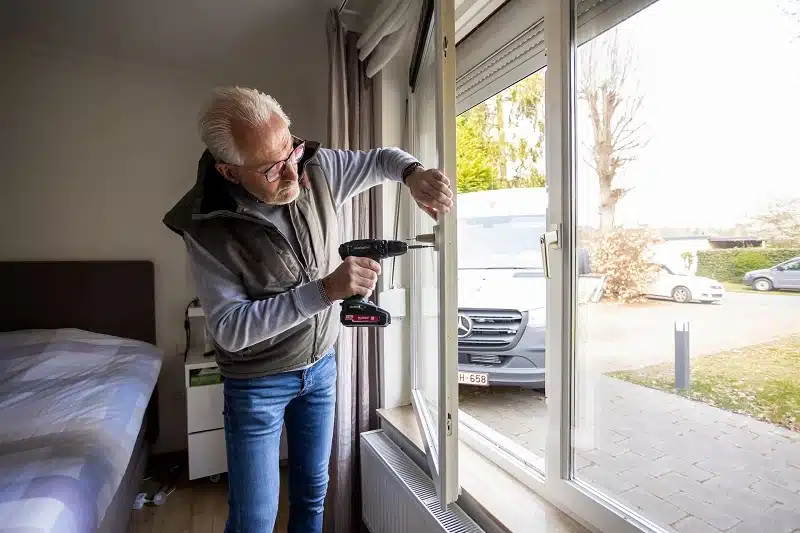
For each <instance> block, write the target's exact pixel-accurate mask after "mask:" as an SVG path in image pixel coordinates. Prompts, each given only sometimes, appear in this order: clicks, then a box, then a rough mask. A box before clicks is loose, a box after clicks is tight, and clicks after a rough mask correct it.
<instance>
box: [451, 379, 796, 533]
mask: <svg viewBox="0 0 800 533" xmlns="http://www.w3.org/2000/svg"><path fill="white" fill-rule="evenodd" d="M596 379H597V381H596V383H595V386H594V388H595V393H594V404H593V413H592V416H591V417H588V418H587V420H591V422H590V424H587V425H586V426H585V427H584V428H581V429H582V431H581V433H582V434H583V435H584V439H583V445H582V446H581V447H580V448H579V449H578V450H576V451H577V453H576V457H575V469H576V476H577V477H578V478H579V479H581V480H583V481H586V482H589V483H590V484H592V485H593V486H594V487H595V488H597V489H598V490H600V491H601V492H604V493H606V494H607V495H609V496H612V497H613V498H614V499H616V500H618V501H620V502H621V503H622V504H624V505H625V506H627V507H628V508H630V509H633V510H635V511H637V512H639V513H640V514H641V515H643V516H644V517H646V518H648V519H650V520H652V521H654V522H655V523H657V524H658V525H660V526H662V527H664V528H665V529H666V530H667V531H668V532H671V533H672V532H680V533H705V532H711V533H721V532H731V533H767V532H768V533H796V532H797V531H800V433H795V432H792V431H789V430H786V429H783V428H778V427H775V426H773V425H771V424H767V423H764V422H761V421H758V420H754V419H751V418H749V417H746V416H742V415H738V414H734V413H730V412H727V411H723V410H721V409H717V408H715V407H711V406H709V405H705V404H702V403H698V402H693V401H691V400H686V399H684V398H682V397H680V396H676V395H673V394H667V393H664V392H661V391H657V390H653V389H648V388H645V387H640V386H638V385H633V384H630V383H627V382H624V381H620V380H617V379H614V378H609V377H606V376H597V378H596ZM460 396H461V409H462V410H464V411H465V412H467V413H468V414H470V415H471V416H473V417H475V418H477V419H478V420H479V421H481V422H483V423H484V424H486V425H488V426H489V427H491V428H492V429H494V430H496V431H499V432H501V433H502V434H503V435H505V436H506V437H508V438H510V439H512V440H514V441H515V442H517V443H518V444H520V445H522V446H524V447H525V448H526V449H528V450H530V451H532V452H533V453H534V454H536V455H537V456H539V457H543V456H544V446H545V441H546V437H547V434H546V428H547V410H546V409H547V408H546V405H545V401H544V397H543V396H542V394H541V393H539V392H536V391H524V390H513V389H503V388H498V389H483V388H464V389H463V390H462V392H461V394H460Z"/></svg>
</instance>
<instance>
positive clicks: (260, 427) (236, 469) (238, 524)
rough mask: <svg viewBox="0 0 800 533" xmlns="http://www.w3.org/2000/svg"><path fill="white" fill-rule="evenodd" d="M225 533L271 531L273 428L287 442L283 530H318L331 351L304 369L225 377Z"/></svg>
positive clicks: (328, 431) (276, 449) (275, 462)
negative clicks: (283, 429) (286, 511)
mask: <svg viewBox="0 0 800 533" xmlns="http://www.w3.org/2000/svg"><path fill="white" fill-rule="evenodd" d="M224 391H225V408H224V419H225V446H226V448H227V456H228V505H229V511H228V522H227V525H226V527H225V533H272V531H273V529H274V527H275V520H276V517H277V514H278V496H279V493H280V470H279V461H280V440H281V427H282V425H283V423H284V421H285V423H286V437H287V441H288V445H289V450H288V451H289V528H288V531H289V533H319V532H321V531H322V510H323V505H324V502H325V494H326V492H327V489H328V461H329V459H330V454H331V440H332V438H333V419H334V408H335V404H336V358H335V356H334V354H333V351H331V352H330V353H329V354H328V355H326V356H324V357H323V358H322V359H320V360H319V361H317V363H316V364H315V365H314V366H312V367H310V368H307V369H305V370H298V371H296V372H285V373H282V374H276V375H273V376H265V377H261V378H246V379H225V381H224Z"/></svg>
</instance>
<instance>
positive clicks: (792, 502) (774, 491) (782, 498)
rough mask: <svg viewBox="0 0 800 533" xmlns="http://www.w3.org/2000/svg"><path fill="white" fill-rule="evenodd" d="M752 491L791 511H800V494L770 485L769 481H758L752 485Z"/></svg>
mask: <svg viewBox="0 0 800 533" xmlns="http://www.w3.org/2000/svg"><path fill="white" fill-rule="evenodd" d="M750 490H752V491H754V492H757V493H758V494H761V495H764V496H767V497H769V498H773V499H775V500H776V501H777V502H778V503H780V504H783V505H785V506H787V507H789V508H791V509H800V494H798V493H796V492H792V491H790V490H787V489H785V488H783V487H780V486H778V485H775V484H773V483H770V482H769V481H757V482H755V483H753V484H752V485H750Z"/></svg>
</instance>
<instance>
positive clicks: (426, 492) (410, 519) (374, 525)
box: [361, 430, 484, 533]
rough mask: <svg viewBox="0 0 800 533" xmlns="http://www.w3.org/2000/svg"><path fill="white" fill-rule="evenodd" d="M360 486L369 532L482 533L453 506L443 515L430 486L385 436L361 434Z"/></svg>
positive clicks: (433, 487)
mask: <svg viewBox="0 0 800 533" xmlns="http://www.w3.org/2000/svg"><path fill="white" fill-rule="evenodd" d="M361 485H362V486H361V489H362V490H361V493H362V497H363V505H362V508H363V514H364V516H363V518H364V523H365V524H366V526H367V528H368V529H369V530H370V532H371V533H417V532H422V531H425V532H429V531H430V532H441V533H484V531H483V530H482V529H481V528H480V527H479V526H478V525H477V524H476V523H475V522H474V521H473V520H472V519H471V518H470V517H469V516H467V514H466V513H465V512H464V511H462V510H461V508H459V507H458V506H457V505H454V504H451V505H449V506H448V507H447V509H446V510H442V506H441V504H439V499H438V497H437V495H436V487H435V486H434V485H433V481H431V479H430V478H429V477H428V476H427V475H426V474H425V472H423V471H422V469H420V468H419V467H418V466H417V465H416V464H415V463H414V462H413V461H412V460H411V459H410V458H409V457H408V456H407V455H406V454H405V453H403V451H402V450H401V449H400V448H398V447H397V445H396V444H394V443H393V442H392V441H391V439H389V437H387V436H386V434H384V433H383V431H380V430H378V431H372V432H369V433H363V434H362V435H361Z"/></svg>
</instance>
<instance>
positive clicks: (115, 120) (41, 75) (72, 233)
mask: <svg viewBox="0 0 800 533" xmlns="http://www.w3.org/2000/svg"><path fill="white" fill-rule="evenodd" d="M323 27H324V26H323V24H322V19H320V24H319V29H320V31H319V32H313V33H314V35H312V36H311V37H310V40H308V41H307V46H309V47H312V48H314V49H316V51H315V53H314V54H303V57H304V59H303V63H297V62H295V63H291V62H288V63H287V65H289V68H285V69H284V70H282V71H281V72H280V75H275V73H274V72H273V73H266V72H265V73H263V74H261V73H260V72H259V68H258V65H254V66H253V74H252V76H249V77H248V76H245V77H237V78H232V77H219V78H215V76H214V73H213V71H212V70H210V71H209V72H208V73H203V74H196V73H186V72H179V71H176V70H174V69H166V68H159V67H154V66H147V65H138V64H133V63H130V62H123V61H119V60H114V59H110V58H100V57H90V56H87V55H78V54H73V53H70V52H68V51H66V50H59V49H53V48H42V47H37V46H34V45H31V44H23V43H20V42H8V41H5V42H0V72H3V83H2V84H0V146H2V147H3V155H2V160H3V163H2V174H0V260H30V259H33V260H37V259H54V260H69V259H82V260H93V259H150V260H152V261H154V263H155V273H156V280H155V282H156V324H157V338H158V341H157V342H158V346H159V347H160V348H162V349H163V350H164V351H165V354H166V360H165V364H164V368H163V370H162V374H161V378H160V381H159V390H160V395H161V405H160V413H161V438H160V439H159V442H158V444H157V446H156V451H157V452H165V451H172V450H177V449H182V448H185V446H186V416H185V405H184V398H183V364H182V363H183V361H182V355H183V354H182V345H183V342H184V340H183V335H184V332H183V309H184V307H185V305H186V303H187V302H188V301H189V300H190V299H191V298H192V297H193V296H194V289H193V281H192V280H191V275H190V272H189V269H188V265H187V261H186V255H185V249H184V247H183V244H182V242H181V240H180V239H179V237H178V236H177V235H175V234H174V233H172V232H171V231H169V230H168V229H167V228H166V227H165V226H164V225H163V224H162V223H161V219H162V217H163V215H164V214H165V212H166V211H167V210H168V209H169V208H170V207H171V206H172V205H173V204H174V203H175V202H176V201H177V200H178V199H179V198H180V197H181V196H182V195H183V194H184V193H185V192H186V191H187V190H188V189H189V187H191V186H192V184H193V183H194V181H195V177H196V165H197V160H198V158H199V156H200V154H201V153H202V150H203V146H202V144H201V142H200V140H199V138H198V135H197V130H196V119H197V114H198V111H199V109H200V108H201V106H202V104H203V102H204V101H205V100H206V99H207V97H208V95H209V92H210V90H211V89H212V88H213V87H214V86H216V85H221V84H232V83H237V84H240V85H250V86H256V87H258V88H259V89H261V90H263V91H265V92H268V93H270V94H272V95H273V96H275V97H276V98H277V99H278V101H279V102H281V104H282V105H283V107H284V109H285V110H286V111H287V112H288V113H289V114H290V116H291V117H292V120H293V122H294V125H293V132H294V133H295V134H297V135H300V136H304V137H307V138H317V139H321V140H324V139H325V132H326V120H327V111H326V110H327V96H326V95H327V59H326V54H325V53H324V45H325V37H324V33H322V31H321V30H322V29H323ZM320 46H321V47H322V48H319V47H320ZM309 61H310V62H311V64H309ZM292 65H296V66H295V67H291V66H292ZM43 282H46V280H43ZM120 305H125V302H120Z"/></svg>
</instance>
